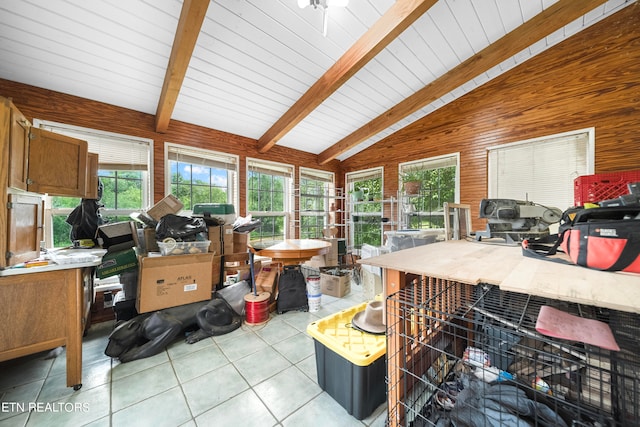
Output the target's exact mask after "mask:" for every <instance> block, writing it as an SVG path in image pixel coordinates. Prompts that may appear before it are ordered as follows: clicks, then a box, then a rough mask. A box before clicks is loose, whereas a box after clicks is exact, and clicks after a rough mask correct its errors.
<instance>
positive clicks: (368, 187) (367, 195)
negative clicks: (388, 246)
mask: <svg viewBox="0 0 640 427" xmlns="http://www.w3.org/2000/svg"><path fill="white" fill-rule="evenodd" d="M383 172H384V170H383V168H381V167H379V168H372V169H366V170H360V171H355V172H349V173H347V174H346V175H345V183H346V190H347V192H348V194H349V206H350V208H349V214H350V218H349V221H348V226H349V246H350V247H351V248H353V249H355V250H356V251H357V250H358V249H360V248H362V245H363V244H365V243H366V244H369V245H372V246H381V245H382V240H383V236H382V203H381V202H380V199H382V193H383V192H382V189H383V188H384V187H383V181H382V177H383Z"/></svg>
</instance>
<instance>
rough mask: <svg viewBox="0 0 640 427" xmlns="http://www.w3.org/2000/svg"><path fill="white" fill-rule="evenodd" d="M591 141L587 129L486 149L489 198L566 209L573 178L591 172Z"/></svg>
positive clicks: (591, 132) (592, 131)
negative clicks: (524, 201)
mask: <svg viewBox="0 0 640 427" xmlns="http://www.w3.org/2000/svg"><path fill="white" fill-rule="evenodd" d="M594 141H595V129H594V128H590V129H582V130H577V131H573V132H567V133H562V134H557V135H550V136H547V137H544V138H536V139H531V140H526V141H521V142H516V143H513V144H505V145H500V146H496V147H491V148H489V149H488V184H489V188H488V190H489V191H488V197H489V198H503V199H516V200H528V201H531V202H535V203H539V204H541V205H544V206H549V207H555V208H558V209H560V210H566V209H567V208H569V207H571V206H573V200H574V195H573V192H574V189H573V180H574V179H575V178H577V177H578V176H580V175H590V174H592V173H593V160H594V149H595V142H594Z"/></svg>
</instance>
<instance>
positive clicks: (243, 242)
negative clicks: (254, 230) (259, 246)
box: [233, 231, 249, 253]
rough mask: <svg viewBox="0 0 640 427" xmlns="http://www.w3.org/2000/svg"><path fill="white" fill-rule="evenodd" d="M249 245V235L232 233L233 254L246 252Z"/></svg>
mask: <svg viewBox="0 0 640 427" xmlns="http://www.w3.org/2000/svg"><path fill="white" fill-rule="evenodd" d="M248 244H249V233H236V232H235V231H234V232H233V253H238V252H247V249H248V246H247V245H248Z"/></svg>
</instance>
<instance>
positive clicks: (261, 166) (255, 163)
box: [247, 159, 293, 178]
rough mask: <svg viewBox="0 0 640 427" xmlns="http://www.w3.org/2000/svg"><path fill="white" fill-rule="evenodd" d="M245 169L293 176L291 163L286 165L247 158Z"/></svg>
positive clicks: (287, 176)
mask: <svg viewBox="0 0 640 427" xmlns="http://www.w3.org/2000/svg"><path fill="white" fill-rule="evenodd" d="M247 170H248V171H249V172H259V173H264V174H267V175H274V176H283V177H285V178H293V165H287V164H285V163H276V162H269V161H266V160H258V159H247Z"/></svg>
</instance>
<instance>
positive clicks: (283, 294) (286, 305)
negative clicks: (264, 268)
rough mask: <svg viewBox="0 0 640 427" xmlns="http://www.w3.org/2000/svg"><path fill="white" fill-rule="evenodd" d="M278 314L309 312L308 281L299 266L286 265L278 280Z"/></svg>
mask: <svg viewBox="0 0 640 427" xmlns="http://www.w3.org/2000/svg"><path fill="white" fill-rule="evenodd" d="M276 309H277V311H278V314H282V313H285V312H287V311H294V310H297V311H309V301H308V300H307V281H306V280H305V278H304V275H303V274H302V270H301V269H300V266H298V265H286V266H285V267H284V271H283V272H282V273H281V274H280V279H279V280H278V298H277V300H276Z"/></svg>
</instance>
